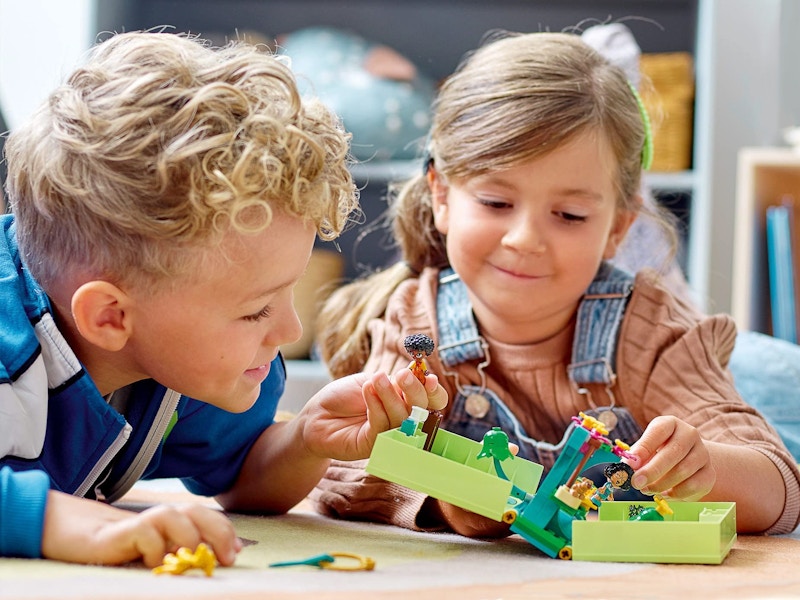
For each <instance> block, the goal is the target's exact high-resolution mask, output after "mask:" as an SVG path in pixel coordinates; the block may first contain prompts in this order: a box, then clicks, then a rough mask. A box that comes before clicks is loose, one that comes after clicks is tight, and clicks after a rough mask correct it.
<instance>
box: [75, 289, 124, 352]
mask: <svg viewBox="0 0 800 600" xmlns="http://www.w3.org/2000/svg"><path fill="white" fill-rule="evenodd" d="M131 302H132V299H131V298H130V296H128V295H127V294H126V293H125V292H124V291H122V290H121V289H120V288H118V287H117V286H116V285H114V284H113V283H109V282H108V281H99V280H96V281H88V282H86V283H84V284H83V285H82V286H80V287H79V288H78V289H77V290H76V291H75V293H74V294H73V295H72V305H71V309H72V318H73V319H74V321H75V326H76V327H77V328H78V331H79V332H80V334H81V336H83V338H84V339H86V341H88V342H89V343H91V344H93V345H95V346H97V347H99V348H102V349H104V350H108V351H110V352H116V351H119V350H122V348H124V347H125V344H126V343H127V342H128V338H129V337H130V335H131V319H130V318H129V314H128V307H129V306H130V303H131Z"/></svg>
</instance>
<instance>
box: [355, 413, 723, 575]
mask: <svg viewBox="0 0 800 600" xmlns="http://www.w3.org/2000/svg"><path fill="white" fill-rule="evenodd" d="M421 413H424V415H423V414H421ZM425 415H427V411H424V410H421V411H420V410H419V409H417V410H414V411H412V415H411V416H410V417H409V418H408V419H406V421H405V422H404V423H403V424H402V425H401V426H400V427H399V428H397V429H392V430H390V431H386V432H384V433H381V434H380V435H379V436H378V438H377V440H376V443H375V447H374V448H373V451H372V454H371V457H370V460H369V463H368V465H367V472H369V473H371V474H373V475H376V476H378V477H381V478H383V479H386V480H388V481H392V482H394V483H398V484H400V485H404V486H406V487H408V488H410V489H413V490H416V491H419V492H423V493H426V494H428V495H430V496H432V497H434V498H437V499H440V500H442V501H445V502H449V503H451V504H453V505H455V506H458V507H461V508H464V509H466V510H470V511H472V512H475V513H477V514H479V515H483V516H485V517H487V518H490V519H493V520H496V521H503V522H505V523H508V524H509V525H510V529H511V531H512V532H513V533H516V534H519V535H520V536H521V537H523V538H524V539H525V540H526V541H528V542H529V543H530V544H532V545H533V546H535V547H536V548H538V549H539V550H541V551H542V552H544V553H545V554H547V555H548V556H551V557H554V558H555V557H558V558H562V559H574V560H582V561H605V562H652V563H694V564H719V563H721V562H722V561H723V560H725V557H726V556H727V555H728V553H729V552H730V550H731V548H732V546H733V544H734V542H735V541H736V504H735V503H733V502H673V503H671V504H668V503H667V502H666V501H665V500H664V499H663V498H661V497H660V496H657V495H656V496H654V498H653V501H652V502H619V501H617V502H615V501H608V500H610V499H612V498H613V495H612V492H613V489H614V488H620V489H627V488H629V486H630V478H631V476H632V470H631V469H630V467H629V466H628V465H627V464H625V463H623V462H621V461H620V458H621V457H624V456H626V455H627V446H626V445H625V444H623V443H621V442H619V441H616V442H612V441H611V440H610V439H609V438H608V437H606V436H607V434H608V431H607V430H606V429H605V427H604V425H603V424H602V423H601V422H600V421H597V420H596V419H593V418H592V417H588V416H586V415H583V414H580V415H579V416H577V417H573V419H572V420H573V423H572V424H571V425H570V432H569V436H568V437H567V441H566V444H565V445H564V447H563V449H562V451H561V454H560V455H559V457H558V459H557V460H556V462H555V464H554V465H553V467H552V469H550V471H549V472H548V473H547V475H546V476H545V478H544V480H543V481H541V483H540V479H541V476H542V472H543V467H542V465H539V464H536V463H534V462H531V461H528V460H525V459H523V458H519V457H515V456H513V455H512V454H511V452H510V451H509V446H508V436H507V435H506V434H505V433H504V432H503V431H502V430H500V429H499V428H494V429H492V430H491V431H489V432H487V434H486V435H485V436H484V439H483V443H478V442H476V441H474V440H470V439H468V438H465V437H462V436H459V435H456V434H454V433H452V432H449V431H446V430H444V429H438V416H434V418H435V419H436V420H437V427H434V428H432V429H431V428H429V427H428V428H426V427H425V425H424V423H425V421H426V420H428V419H425V418H424V416H425ZM426 429H427V430H428V431H430V433H427V432H426V431H425V430H426ZM431 437H432V438H433V439H430V438H431ZM602 463H606V466H605V468H604V469H603V472H604V474H605V475H606V478H607V480H608V481H607V483H606V484H604V485H602V486H600V487H599V488H598V487H596V486H595V485H594V483H593V482H592V481H591V480H590V479H588V478H586V477H582V476H581V473H583V472H584V470H585V469H587V468H588V467H590V466H592V465H596V464H602ZM596 509H597V511H598V515H597V518H590V519H587V518H586V517H587V514H589V513H590V512H591V511H593V510H596Z"/></svg>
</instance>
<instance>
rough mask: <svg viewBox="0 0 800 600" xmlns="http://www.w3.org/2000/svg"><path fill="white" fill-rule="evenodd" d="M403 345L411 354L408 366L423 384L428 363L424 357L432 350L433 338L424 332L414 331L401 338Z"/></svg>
mask: <svg viewBox="0 0 800 600" xmlns="http://www.w3.org/2000/svg"><path fill="white" fill-rule="evenodd" d="M403 346H404V347H405V349H406V352H408V353H409V354H410V355H411V358H413V359H414V360H412V361H411V362H410V363H409V365H408V368H409V369H411V372H412V373H414V375H415V376H416V378H417V379H419V381H420V383H421V384H422V385H425V376H426V375H427V374H428V364H427V363H426V362H425V357H426V356H430V355H431V352H433V346H434V344H433V340H432V339H431V338H429V337H428V336H427V335H425V334H424V333H415V334H413V335H409V336H406V339H405V340H403Z"/></svg>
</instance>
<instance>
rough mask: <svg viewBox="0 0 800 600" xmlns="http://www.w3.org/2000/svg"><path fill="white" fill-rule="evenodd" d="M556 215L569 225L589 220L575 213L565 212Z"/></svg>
mask: <svg viewBox="0 0 800 600" xmlns="http://www.w3.org/2000/svg"><path fill="white" fill-rule="evenodd" d="M555 215H556V216H557V217H559V218H560V219H563V220H564V221H567V222H569V223H583V222H585V221H586V218H587V217H585V216H584V215H576V214H573V213H568V212H563V211H559V212H556V213H555Z"/></svg>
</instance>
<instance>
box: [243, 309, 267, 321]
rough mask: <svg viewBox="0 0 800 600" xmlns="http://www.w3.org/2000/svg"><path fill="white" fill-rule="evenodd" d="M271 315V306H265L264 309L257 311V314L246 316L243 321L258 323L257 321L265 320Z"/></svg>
mask: <svg viewBox="0 0 800 600" xmlns="http://www.w3.org/2000/svg"><path fill="white" fill-rule="evenodd" d="M271 314H272V307H271V306H269V305H267V306H265V307H264V308H262V309H261V310H260V311H258V312H257V313H255V314H254V315H247V316H246V317H244V320H245V321H254V322H258V321H260V320H261V319H266V318H267V317H269V316H270V315H271Z"/></svg>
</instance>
